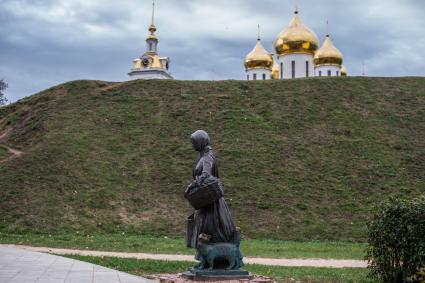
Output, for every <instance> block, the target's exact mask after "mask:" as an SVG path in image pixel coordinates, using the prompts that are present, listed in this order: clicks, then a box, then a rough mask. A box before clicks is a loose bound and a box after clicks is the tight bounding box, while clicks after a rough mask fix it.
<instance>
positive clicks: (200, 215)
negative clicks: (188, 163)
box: [186, 130, 236, 259]
mask: <svg viewBox="0 0 425 283" xmlns="http://www.w3.org/2000/svg"><path fill="white" fill-rule="evenodd" d="M191 141H192V146H193V148H194V149H195V150H196V151H198V152H199V156H198V160H197V161H196V164H195V166H194V168H193V172H192V175H193V182H192V183H191V184H190V185H189V186H188V188H187V190H190V189H191V187H193V186H195V185H196V184H202V182H203V180H205V179H206V178H208V177H209V176H214V177H217V178H218V177H219V174H218V166H217V160H216V158H215V156H214V152H213V150H212V148H211V145H210V143H211V141H210V137H209V136H208V133H207V132H205V131H203V130H198V131H196V132H194V133H193V134H192V135H191ZM187 190H186V191H187ZM200 234H206V235H209V236H211V240H210V242H211V243H228V242H233V241H234V240H235V239H234V237H235V234H236V227H235V224H234V223H233V220H232V216H231V214H230V211H229V208H228V207H227V204H226V202H225V201H224V198H222V197H221V198H220V199H218V200H216V201H215V202H213V203H212V204H210V205H208V206H206V207H202V208H200V209H198V210H196V211H195V213H194V214H193V215H191V217H189V221H188V229H187V240H188V242H187V245H188V246H189V247H191V248H197V247H198V237H199V235H200ZM196 259H199V255H198V254H197V256H196Z"/></svg>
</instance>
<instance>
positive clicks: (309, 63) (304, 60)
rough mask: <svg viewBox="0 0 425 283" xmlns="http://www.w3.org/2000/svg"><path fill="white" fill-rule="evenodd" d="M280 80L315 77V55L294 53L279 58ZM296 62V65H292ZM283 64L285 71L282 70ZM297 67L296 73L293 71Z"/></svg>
mask: <svg viewBox="0 0 425 283" xmlns="http://www.w3.org/2000/svg"><path fill="white" fill-rule="evenodd" d="M278 62H279V63H278V64H279V78H283V79H291V78H305V77H307V70H308V77H314V65H313V55H311V54H307V53H293V54H286V55H282V56H279V58H278ZM292 62H294V63H292ZM282 64H283V70H280V68H281V66H282ZM293 67H295V70H294V72H293V71H292V69H293Z"/></svg>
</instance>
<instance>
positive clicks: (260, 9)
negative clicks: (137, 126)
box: [0, 0, 425, 101]
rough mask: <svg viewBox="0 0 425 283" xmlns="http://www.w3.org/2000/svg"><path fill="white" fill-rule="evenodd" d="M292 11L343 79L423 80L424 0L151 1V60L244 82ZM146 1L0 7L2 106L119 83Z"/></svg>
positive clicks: (136, 49) (141, 29)
mask: <svg viewBox="0 0 425 283" xmlns="http://www.w3.org/2000/svg"><path fill="white" fill-rule="evenodd" d="M295 5H297V6H298V8H299V10H300V16H301V18H302V20H303V21H304V23H305V24H306V25H307V26H309V27H310V28H311V29H312V30H314V31H315V32H316V34H317V35H318V36H319V39H320V41H323V37H324V35H325V33H326V20H329V24H330V25H329V29H330V33H331V36H332V37H333V40H334V43H335V45H336V46H337V47H338V48H339V49H340V50H341V51H342V52H343V54H344V61H345V65H346V67H347V69H348V72H349V74H350V75H361V73H362V62H364V66H365V72H366V75H370V76H425V55H424V54H425V52H424V50H425V36H424V34H425V1H424V0H358V1H352V0H214V1H212V0H157V1H156V7H157V9H156V25H157V28H158V31H157V35H158V37H159V53H160V55H162V56H170V57H171V65H170V70H171V72H172V74H173V76H174V77H175V78H176V79H181V80H189V79H191V80H192V79H193V80H223V79H243V78H244V77H245V76H244V68H243V58H244V57H245V55H246V54H247V53H248V52H249V51H250V50H251V49H252V48H253V46H254V44H255V40H256V34H257V24H260V25H261V34H262V40H263V44H264V46H265V47H266V48H267V49H268V50H269V51H272V42H273V40H274V39H275V37H276V36H277V34H278V33H279V32H280V31H281V30H282V29H283V28H284V27H285V26H286V25H287V24H288V22H289V21H290V19H291V17H292V13H293V10H294V7H295ZM150 9H151V0H120V1H113V0H0V78H4V79H5V80H6V81H7V82H8V84H9V88H8V89H7V91H6V94H7V96H8V98H9V100H10V101H16V100H18V99H20V98H22V97H25V96H28V95H31V94H33V93H35V92H38V91H41V90H43V89H45V88H47V87H50V86H53V85H56V84H59V83H62V82H66V81H70V80H76V79H98V80H108V81H123V80H126V79H128V77H127V73H128V71H129V69H130V67H131V62H132V60H133V59H134V58H135V57H137V56H139V55H140V54H142V53H143V52H144V48H145V42H144V40H145V38H146V36H147V33H148V32H147V27H148V25H149V22H150Z"/></svg>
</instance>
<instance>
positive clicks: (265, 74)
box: [246, 69, 272, 81]
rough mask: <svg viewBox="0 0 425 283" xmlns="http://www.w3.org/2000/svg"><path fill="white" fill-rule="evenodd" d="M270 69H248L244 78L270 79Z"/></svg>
mask: <svg viewBox="0 0 425 283" xmlns="http://www.w3.org/2000/svg"><path fill="white" fill-rule="evenodd" d="M271 75H272V71H271V70H269V69H250V70H247V71H246V76H247V77H246V79H247V80H249V81H252V80H257V81H260V80H270V79H271Z"/></svg>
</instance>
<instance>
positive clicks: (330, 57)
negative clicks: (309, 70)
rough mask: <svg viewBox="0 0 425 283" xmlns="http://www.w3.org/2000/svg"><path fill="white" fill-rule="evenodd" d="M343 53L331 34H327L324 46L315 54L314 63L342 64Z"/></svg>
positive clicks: (318, 64) (317, 64) (319, 64)
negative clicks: (334, 42)
mask: <svg viewBox="0 0 425 283" xmlns="http://www.w3.org/2000/svg"><path fill="white" fill-rule="evenodd" d="M342 59H343V58H342V53H341V51H339V50H338V48H336V47H335V46H334V44H333V43H332V40H331V38H330V37H329V34H328V35H326V38H325V41H324V42H323V45H322V47H320V49H319V50H317V52H316V54H315V55H314V64H315V65H316V66H321V65H338V66H341V64H342Z"/></svg>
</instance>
